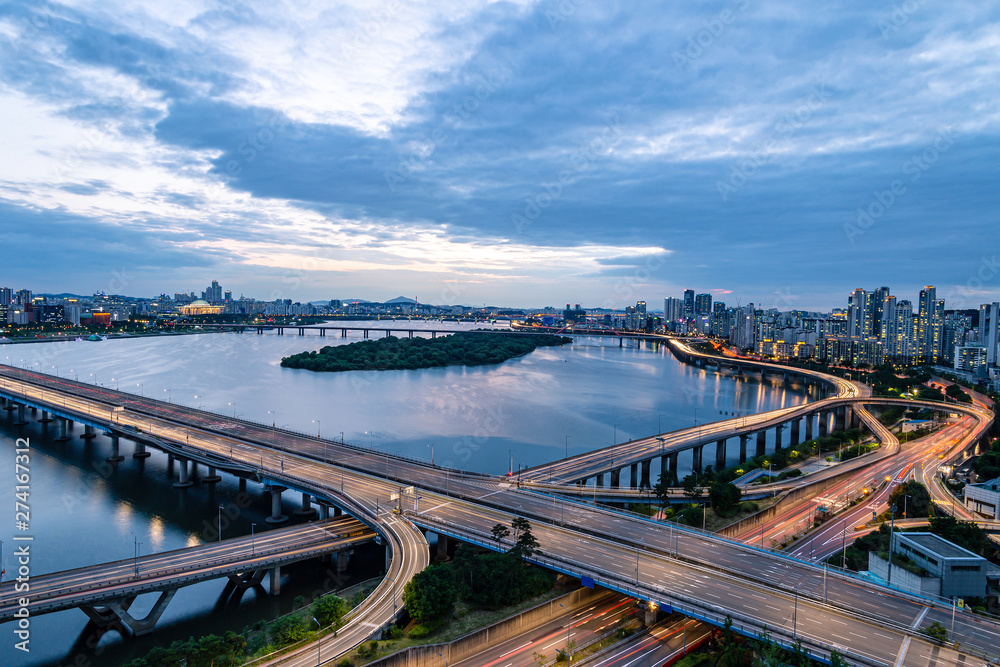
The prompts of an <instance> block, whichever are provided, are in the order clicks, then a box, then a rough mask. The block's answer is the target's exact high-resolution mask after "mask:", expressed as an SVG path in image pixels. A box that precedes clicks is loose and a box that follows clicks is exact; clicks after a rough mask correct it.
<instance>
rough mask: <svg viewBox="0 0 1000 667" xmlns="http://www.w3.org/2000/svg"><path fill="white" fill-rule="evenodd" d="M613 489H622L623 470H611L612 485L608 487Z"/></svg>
mask: <svg viewBox="0 0 1000 667" xmlns="http://www.w3.org/2000/svg"><path fill="white" fill-rule="evenodd" d="M608 486H610V487H611V488H612V489H620V488H621V486H622V470H621V468H613V469H612V470H611V483H610V484H609V485H608Z"/></svg>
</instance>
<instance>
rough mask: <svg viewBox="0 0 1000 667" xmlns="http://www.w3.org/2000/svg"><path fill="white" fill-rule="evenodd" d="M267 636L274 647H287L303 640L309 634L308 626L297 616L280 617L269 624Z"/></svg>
mask: <svg viewBox="0 0 1000 667" xmlns="http://www.w3.org/2000/svg"><path fill="white" fill-rule="evenodd" d="M269 634H270V635H271V641H273V642H274V643H275V645H277V646H279V647H280V646H288V645H289V644H294V643H295V642H297V641H299V640H300V639H305V638H306V636H307V635H308V634H309V626H307V625H306V624H305V623H304V622H303V620H302V619H301V618H299V617H298V616H282V617H281V618H279V619H277V620H276V621H274V623H272V624H271V627H270V629H269Z"/></svg>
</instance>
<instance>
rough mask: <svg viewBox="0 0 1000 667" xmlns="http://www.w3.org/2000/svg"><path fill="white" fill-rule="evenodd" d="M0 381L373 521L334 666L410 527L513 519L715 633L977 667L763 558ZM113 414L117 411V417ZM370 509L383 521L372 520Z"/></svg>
mask: <svg viewBox="0 0 1000 667" xmlns="http://www.w3.org/2000/svg"><path fill="white" fill-rule="evenodd" d="M3 375H5V376H6V377H7V378H8V379H7V380H5V382H4V388H5V389H6V390H7V391H8V393H9V395H11V396H15V397H16V396H17V395H19V393H20V395H22V396H23V397H24V399H25V400H35V401H38V402H39V403H40V404H50V405H62V406H63V408H64V409H66V410H72V411H75V412H76V413H77V414H81V415H87V414H89V415H91V416H92V417H93V418H95V419H98V420H102V421H103V422H106V423H108V424H109V425H110V424H111V422H112V420H114V425H115V426H117V427H131V428H138V429H140V430H142V431H143V432H144V433H145V434H151V435H154V436H155V437H156V438H161V439H164V440H171V441H173V442H175V443H184V445H185V446H186V447H191V448H197V449H198V450H201V451H210V452H213V453H215V454H216V455H218V456H221V457H225V458H231V459H232V460H235V461H238V462H241V463H243V464H246V465H253V466H259V467H260V468H261V472H262V473H263V475H264V476H265V477H266V478H267V479H269V480H271V481H272V482H274V483H282V484H287V485H288V486H290V487H292V488H302V489H308V490H312V491H314V492H315V493H317V494H319V495H322V496H325V497H327V498H330V499H332V500H334V501H335V502H337V504H340V505H342V506H343V507H344V508H345V509H346V510H347V511H348V512H350V513H352V514H355V515H356V516H359V518H362V519H363V520H367V521H369V522H372V523H373V525H375V526H376V527H377V528H379V529H380V530H381V531H382V532H383V533H384V534H385V535H386V536H387V537H388V538H389V539H390V541H391V543H392V547H393V562H392V567H391V569H390V576H389V577H388V578H387V579H386V581H384V582H383V584H382V585H381V586H380V589H379V590H377V591H376V593H375V594H373V596H372V598H370V600H373V602H372V603H371V604H369V605H368V606H367V607H366V608H364V609H361V610H359V611H358V614H357V615H356V616H355V620H354V622H353V625H349V626H348V627H347V628H345V629H342V630H341V632H340V633H338V637H337V642H336V645H331V646H330V648H329V650H330V651H331V655H332V654H333V653H334V651H335V650H340V649H346V648H347V647H349V646H350V645H352V643H351V642H353V643H354V644H356V643H358V642H360V641H361V640H362V639H363V638H364V636H366V633H370V631H371V629H372V628H373V627H377V626H380V625H381V624H383V623H384V622H386V621H387V620H388V619H389V618H391V617H392V616H393V615H394V614H395V613H396V611H398V608H399V606H400V604H401V600H400V599H399V598H400V595H401V589H402V582H405V581H406V580H408V579H409V578H410V577H411V576H412V574H413V573H415V572H416V571H419V569H421V568H422V567H424V566H425V565H426V563H427V561H428V555H427V545H426V542H425V541H424V540H423V536H422V535H421V534H420V532H419V531H417V530H416V529H415V528H414V527H413V525H414V524H415V525H417V526H421V527H424V528H427V529H430V530H434V531H436V532H441V533H444V534H450V535H452V536H455V537H460V538H464V539H468V540H470V541H480V542H482V543H484V546H490V544H489V543H490V540H488V539H487V536H488V533H489V530H490V528H491V527H492V526H493V525H494V524H495V523H498V522H499V523H508V524H509V522H510V520H511V519H512V518H513V517H514V516H515V515H521V516H526V517H528V518H529V519H531V520H532V523H533V528H534V532H535V534H536V537H538V539H539V542H540V543H541V545H542V551H543V554H542V556H540V558H539V560H540V562H542V563H543V564H546V565H548V566H550V567H553V568H554V569H557V570H560V571H564V572H568V573H572V574H574V575H577V576H579V575H589V576H592V577H594V579H595V580H597V581H598V582H599V583H602V584H605V585H607V586H608V587H610V588H612V589H615V590H619V591H623V592H626V593H629V594H635V595H638V597H640V598H642V599H644V600H648V601H653V602H656V603H658V604H661V605H672V606H673V607H674V608H675V609H678V610H682V611H684V612H686V613H688V614H691V615H693V616H696V617H699V618H704V619H707V620H710V621H713V622H716V623H718V622H720V621H721V620H722V618H723V617H724V616H725V614H726V612H728V613H729V614H730V615H731V616H732V617H733V618H734V620H735V621H736V624H737V626H741V627H743V626H745V627H746V632H748V633H750V634H753V633H755V632H756V630H757V629H758V628H760V627H761V625H762V624H766V625H767V626H768V628H769V629H770V631H771V632H772V634H774V635H775V636H776V637H779V638H782V639H783V640H785V641H790V640H791V639H792V638H793V637H794V638H796V639H800V640H802V641H803V643H804V644H805V645H806V646H807V647H812V648H813V649H814V650H815V651H816V652H818V653H823V652H825V651H828V650H829V649H830V648H831V647H837V648H838V650H841V652H843V653H847V654H848V656H849V657H850V658H851V659H852V661H854V662H857V663H859V664H903V662H902V661H903V660H904V659H905V661H906V664H910V660H911V659H912V658H913V657H915V656H922V658H921V659H923V658H927V659H930V658H931V657H933V659H934V660H935V661H937V662H936V664H968V660H970V659H971V656H969V655H960V654H959V653H957V652H955V651H954V650H952V649H950V648H947V647H939V646H935V645H933V644H930V643H928V642H926V641H924V640H923V639H922V638H921V637H920V635H919V634H917V633H916V632H915V630H917V629H919V628H920V627H925V626H926V625H927V624H928V623H930V622H931V621H933V620H938V621H940V622H942V623H943V624H945V625H946V626H950V621H951V610H950V608H946V607H945V606H943V605H942V606H927V605H926V604H925V602H923V601H921V600H918V599H915V598H911V597H910V596H907V595H903V594H899V593H896V592H892V591H889V590H887V589H882V588H879V587H877V586H873V585H871V584H868V583H865V582H861V581H859V580H857V579H854V578H850V577H845V576H842V575H840V574H836V573H834V572H829V573H827V572H826V571H825V570H823V569H821V568H817V567H815V566H813V565H810V564H808V563H804V562H802V561H799V560H795V559H789V558H787V557H783V556H780V555H776V554H773V553H770V552H767V551H765V550H760V549H755V548H752V547H748V546H745V545H740V544H738V543H735V542H732V541H728V540H723V539H720V538H718V537H715V536H711V535H701V534H699V533H698V532H697V531H693V530H690V529H678V528H677V527H676V526H664V525H663V524H658V523H655V522H651V521H648V520H643V519H641V518H638V517H632V516H628V515H625V514H622V513H617V512H611V511H606V510H601V509H598V508H594V507H592V506H588V505H586V504H584V503H579V502H573V501H553V500H552V499H551V498H548V497H545V496H541V495H540V494H536V493H531V492H529V491H525V490H518V489H516V488H511V487H510V485H509V484H505V483H502V482H501V481H500V480H498V479H496V478H489V477H485V476H477V475H464V474H457V473H455V472H451V471H444V470H441V469H437V468H432V467H430V466H427V465H424V464H420V463H417V462H412V461H407V460H404V459H398V458H395V457H388V456H384V455H382V454H381V453H375V452H370V451H366V450H363V449H359V448H355V447H351V446H347V445H343V444H341V443H335V442H330V441H321V440H318V439H316V438H310V437H307V436H303V435H299V434H293V433H288V432H283V431H274V430H272V429H270V428H268V427H266V426H262V425H255V424H249V423H247V422H235V421H234V420H229V419H227V418H224V417H221V416H219V415H213V414H211V413H202V412H200V411H197V410H191V409H188V408H182V407H178V406H175V405H171V404H162V403H160V402H156V401H151V400H150V399H140V398H139V397H135V396H131V395H128V394H119V393H117V392H113V391H110V390H107V389H103V388H94V387H89V386H87V385H80V384H78V383H73V382H70V381H66V380H62V379H58V378H52V377H51V376H44V375H41V374H36V373H30V372H25V371H18V370H17V369H10V368H7V369H4V371H3ZM15 378H21V379H22V380H29V381H30V382H24V381H17V380H15ZM42 385H50V387H52V388H48V389H47V388H45V387H44V386H42ZM854 386H857V385H854ZM116 406H124V409H123V410H117V411H115V410H114V407H116ZM784 418H785V417H783V416H782V417H781V419H784ZM981 425H982V424H981V423H980V426H981ZM692 431H693V429H692ZM976 433H978V431H976ZM691 435H693V436H695V437H698V434H696V433H692V434H691ZM231 436H236V437H231ZM970 437H972V436H970ZM276 448H278V449H276ZM293 452H294V453H293ZM387 478H389V479H387ZM404 485H406V486H408V485H413V486H416V487H417V488H418V489H419V494H420V496H421V500H420V506H419V509H418V510H417V511H414V509H413V508H412V507H407V508H404V509H406V510H407V511H406V515H405V517H401V516H399V515H397V514H394V513H392V512H389V511H387V510H386V509H385V507H386V504H387V503H388V502H389V500H388V499H389V496H390V495H391V494H392V493H394V492H398V491H399V489H400V487H401V486H404ZM376 506H379V508H380V511H379V515H378V518H377V519H374V516H375V512H376ZM397 584H398V585H397ZM361 619H364V620H361ZM955 638H956V639H958V640H959V641H960V642H961V645H962V647H963V648H964V649H966V650H969V649H971V650H981V651H982V652H984V653H989V652H990V651H992V652H994V653H995V652H996V650H997V647H998V646H1000V631H998V629H997V628H996V626H992V625H988V624H984V623H981V622H979V621H977V620H976V619H973V618H971V617H969V616H968V615H965V614H960V615H959V617H958V618H957V619H956V625H955ZM331 641H332V640H331ZM282 660H286V661H285V662H282V664H303V665H304V664H311V663H310V662H309V661H308V660H307V659H306V658H305V657H303V658H302V662H300V663H297V662H295V660H296V659H295V658H294V657H293V658H292V662H288V661H287V659H285V658H282Z"/></svg>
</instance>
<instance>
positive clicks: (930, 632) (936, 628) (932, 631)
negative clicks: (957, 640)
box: [921, 621, 948, 644]
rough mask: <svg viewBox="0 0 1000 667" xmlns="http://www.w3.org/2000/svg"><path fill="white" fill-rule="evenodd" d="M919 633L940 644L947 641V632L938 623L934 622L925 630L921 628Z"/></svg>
mask: <svg viewBox="0 0 1000 667" xmlns="http://www.w3.org/2000/svg"><path fill="white" fill-rule="evenodd" d="M921 632H923V633H924V634H925V635H927V636H928V637H930V638H931V639H933V640H934V641H936V642H938V643H940V644H943V643H945V642H946V641H948V630H947V629H946V628H945V627H944V626H943V625H941V624H940V623H939V622H938V621H934V622H933V623H931V624H930V625H928V626H927V627H926V628H923V629H922V630H921Z"/></svg>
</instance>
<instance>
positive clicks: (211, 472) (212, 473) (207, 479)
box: [201, 466, 222, 484]
mask: <svg viewBox="0 0 1000 667" xmlns="http://www.w3.org/2000/svg"><path fill="white" fill-rule="evenodd" d="M221 481H222V477H220V476H219V473H218V471H217V470H216V469H215V467H214V466H208V474H207V475H205V476H204V477H202V478H201V483H202V484H215V483H216V482H221Z"/></svg>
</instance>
